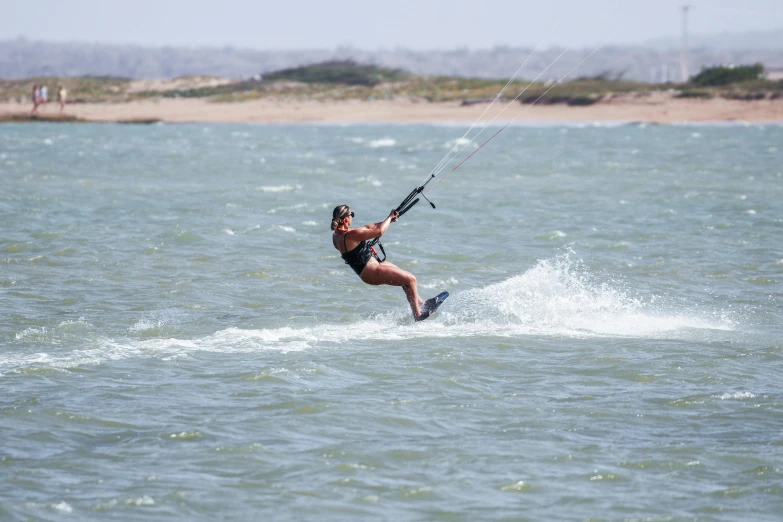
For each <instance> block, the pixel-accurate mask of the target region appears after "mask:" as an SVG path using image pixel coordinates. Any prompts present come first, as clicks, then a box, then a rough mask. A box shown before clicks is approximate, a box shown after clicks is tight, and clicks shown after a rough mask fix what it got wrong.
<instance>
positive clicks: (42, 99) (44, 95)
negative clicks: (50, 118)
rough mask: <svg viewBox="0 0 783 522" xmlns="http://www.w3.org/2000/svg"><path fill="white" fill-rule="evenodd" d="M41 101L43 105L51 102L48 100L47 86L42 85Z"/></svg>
mask: <svg viewBox="0 0 783 522" xmlns="http://www.w3.org/2000/svg"><path fill="white" fill-rule="evenodd" d="M40 100H41V104H42V105H46V104H47V103H48V102H49V100H48V99H47V92H46V85H41V96H40Z"/></svg>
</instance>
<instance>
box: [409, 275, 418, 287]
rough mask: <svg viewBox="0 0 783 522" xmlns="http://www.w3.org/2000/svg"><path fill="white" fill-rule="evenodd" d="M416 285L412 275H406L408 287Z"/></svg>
mask: <svg viewBox="0 0 783 522" xmlns="http://www.w3.org/2000/svg"><path fill="white" fill-rule="evenodd" d="M415 284H416V276H415V275H413V274H408V286H413V285H415Z"/></svg>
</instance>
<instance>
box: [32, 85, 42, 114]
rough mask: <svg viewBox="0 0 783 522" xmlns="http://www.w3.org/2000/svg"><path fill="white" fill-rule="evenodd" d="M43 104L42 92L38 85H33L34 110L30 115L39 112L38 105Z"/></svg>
mask: <svg viewBox="0 0 783 522" xmlns="http://www.w3.org/2000/svg"><path fill="white" fill-rule="evenodd" d="M40 103H41V91H40V90H38V84H35V85H33V110H32V111H30V114H31V115H33V114H35V113H36V112H38V104H40Z"/></svg>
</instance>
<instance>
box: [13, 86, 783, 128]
mask: <svg viewBox="0 0 783 522" xmlns="http://www.w3.org/2000/svg"><path fill="white" fill-rule="evenodd" d="M488 105H489V103H488V102H487V103H476V104H473V105H467V106H462V105H461V103H460V102H441V103H436V102H427V101H424V100H411V99H393V100H375V101H360V100H350V101H339V102H338V101H327V102H323V101H312V100H296V99H292V98H266V99H260V100H253V101H245V102H235V103H214V102H210V101H207V100H205V99H194V98H191V99H185V98H180V99H177V98H159V99H155V100H149V101H136V102H129V103H76V104H69V105H67V106H66V109H65V115H69V116H75V117H77V118H79V119H83V120H87V121H100V122H114V121H145V120H146V121H149V120H159V121H163V122H171V123H197V122H203V123H207V122H210V123H307V122H324V123H351V122H368V123H369V122H375V123H449V122H473V121H475V120H476V119H478V118H479V117H480V116H481V115H482V113H483V112H484V111H485V110H486V109H487V106H488ZM30 108H31V107H30V106H29V105H28V104H21V103H18V102H10V103H0V116H5V117H8V116H9V115H28V114H29V112H30ZM58 113H59V105H58V104H57V103H49V104H48V106H46V107H42V108H40V109H39V114H40V115H41V116H42V117H48V116H52V117H53V116H57V115H58ZM496 116H497V120H498V121H509V120H518V121H548V122H558V121H562V122H574V121H605V122H610V121H622V122H628V121H639V122H648V123H687V122H731V121H740V122H741V121H745V122H771V121H783V99H780V98H779V99H775V100H758V101H741V100H728V99H723V98H713V99H711V100H697V99H682V98H675V97H674V96H673V95H672V94H670V93H650V94H628V95H614V96H612V97H611V98H610V99H606V100H602V101H600V102H598V103H595V104H593V105H590V106H586V107H573V106H568V105H565V104H556V105H541V104H536V105H533V106H528V105H523V104H521V103H518V102H517V103H512V104H511V105H508V104H507V103H501V102H498V103H495V104H494V105H493V106H492V107H491V109H490V110H489V111H488V112H487V114H486V115H484V117H483V118H482V120H483V121H487V120H491V119H492V118H495V117H496Z"/></svg>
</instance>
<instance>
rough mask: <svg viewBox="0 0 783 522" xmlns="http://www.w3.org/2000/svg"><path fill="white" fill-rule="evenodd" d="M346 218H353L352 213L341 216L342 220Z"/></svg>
mask: <svg viewBox="0 0 783 522" xmlns="http://www.w3.org/2000/svg"><path fill="white" fill-rule="evenodd" d="M348 216H351V217H353V216H354V214H353V212H349V213H348V214H346V215H345V216H343V219H345V218H347V217H348Z"/></svg>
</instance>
